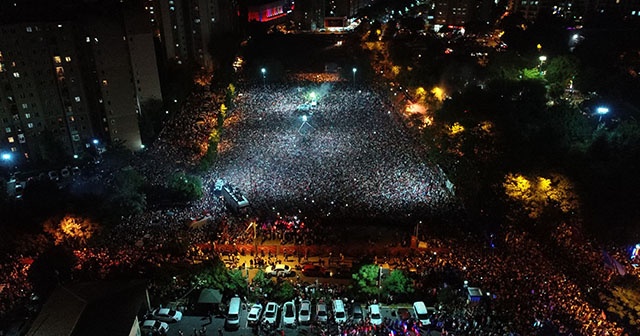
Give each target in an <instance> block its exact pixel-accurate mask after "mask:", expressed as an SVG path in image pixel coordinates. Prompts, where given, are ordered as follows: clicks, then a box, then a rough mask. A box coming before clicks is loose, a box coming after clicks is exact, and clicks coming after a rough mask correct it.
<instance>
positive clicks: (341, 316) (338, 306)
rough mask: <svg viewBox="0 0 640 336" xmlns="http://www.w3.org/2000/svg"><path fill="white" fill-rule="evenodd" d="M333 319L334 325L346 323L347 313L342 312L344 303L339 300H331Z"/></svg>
mask: <svg viewBox="0 0 640 336" xmlns="http://www.w3.org/2000/svg"><path fill="white" fill-rule="evenodd" d="M333 318H334V319H335V321H336V323H345V322H347V312H346V311H345V310H344V302H342V300H340V299H337V300H333Z"/></svg>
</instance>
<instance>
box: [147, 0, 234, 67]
mask: <svg viewBox="0 0 640 336" xmlns="http://www.w3.org/2000/svg"><path fill="white" fill-rule="evenodd" d="M145 9H146V10H147V12H148V14H149V20H150V22H151V24H152V26H153V27H154V31H155V32H156V36H157V37H158V38H159V40H160V41H161V43H162V46H163V50H164V54H165V57H166V58H167V59H168V60H173V61H175V62H176V63H178V64H183V63H187V64H192V65H196V66H199V67H202V68H205V69H206V70H211V69H212V67H213V61H212V57H211V50H212V48H214V47H215V46H214V45H213V44H214V42H215V41H214V35H215V34H221V33H229V32H235V31H237V29H238V4H237V2H236V1H235V0H229V1H217V0H145Z"/></svg>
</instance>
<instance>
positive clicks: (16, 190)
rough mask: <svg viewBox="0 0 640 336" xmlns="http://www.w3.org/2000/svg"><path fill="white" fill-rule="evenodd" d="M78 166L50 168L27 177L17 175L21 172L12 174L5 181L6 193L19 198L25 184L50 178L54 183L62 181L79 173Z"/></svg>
mask: <svg viewBox="0 0 640 336" xmlns="http://www.w3.org/2000/svg"><path fill="white" fill-rule="evenodd" d="M80 173H81V172H80V168H79V167H77V166H76V167H71V166H67V167H64V168H62V169H60V170H50V171H48V172H41V173H40V174H38V175H33V176H29V177H26V178H25V177H19V176H20V175H21V174H20V173H16V174H14V175H13V176H12V177H11V178H10V179H9V181H8V183H7V194H8V195H10V196H14V197H15V198H16V199H21V198H22V195H23V193H24V189H25V188H26V187H27V184H28V183H30V182H32V181H36V180H37V181H44V180H50V181H53V182H55V183H58V182H64V181H65V180H70V178H71V177H75V176H78V175H80Z"/></svg>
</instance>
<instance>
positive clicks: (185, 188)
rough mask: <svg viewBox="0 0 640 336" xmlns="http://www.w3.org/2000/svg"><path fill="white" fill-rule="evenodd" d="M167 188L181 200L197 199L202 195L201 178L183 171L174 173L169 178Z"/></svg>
mask: <svg viewBox="0 0 640 336" xmlns="http://www.w3.org/2000/svg"><path fill="white" fill-rule="evenodd" d="M168 187H169V189H171V190H172V191H173V192H174V193H175V195H176V197H178V198H180V199H183V200H189V201H192V200H197V199H199V198H200V197H202V194H203V192H202V178H200V177H199V176H195V175H188V174H185V173H183V172H179V173H175V174H173V175H172V176H171V177H170V178H169V183H168Z"/></svg>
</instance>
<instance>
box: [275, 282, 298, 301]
mask: <svg viewBox="0 0 640 336" xmlns="http://www.w3.org/2000/svg"><path fill="white" fill-rule="evenodd" d="M294 296H295V288H293V285H292V284H291V282H289V281H281V282H280V283H278V284H277V285H276V288H275V290H274V291H273V299H274V300H276V301H280V302H284V301H289V300H292V299H293V298H294Z"/></svg>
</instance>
